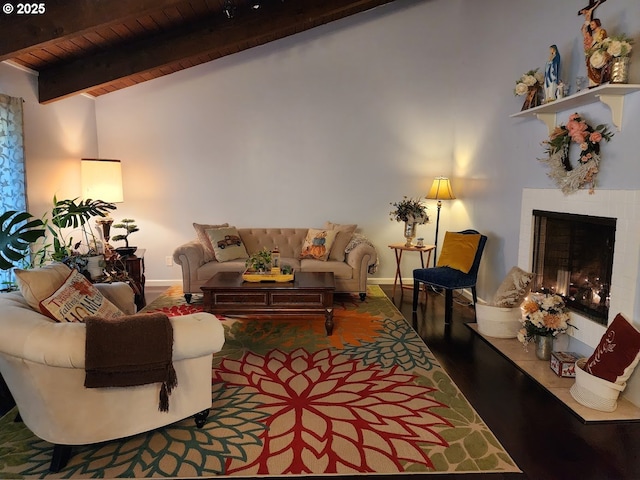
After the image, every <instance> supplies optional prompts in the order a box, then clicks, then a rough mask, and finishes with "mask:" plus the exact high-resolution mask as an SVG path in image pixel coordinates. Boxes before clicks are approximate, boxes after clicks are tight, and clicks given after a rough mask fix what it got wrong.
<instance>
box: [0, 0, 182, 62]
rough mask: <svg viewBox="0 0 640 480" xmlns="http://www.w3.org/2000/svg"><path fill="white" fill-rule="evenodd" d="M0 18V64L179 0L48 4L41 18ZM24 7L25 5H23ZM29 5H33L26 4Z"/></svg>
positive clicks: (79, 0)
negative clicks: (37, 48) (29, 51)
mask: <svg viewBox="0 0 640 480" xmlns="http://www.w3.org/2000/svg"><path fill="white" fill-rule="evenodd" d="M10 3H11V4H12V5H13V6H14V11H13V13H11V14H1V15H0V35H1V37H2V41H0V61H2V60H7V59H9V58H12V57H16V56H18V55H21V54H22V53H25V52H26V51H27V50H28V49H29V48H33V47H34V46H38V47H41V48H44V47H47V46H50V45H53V44H54V43H55V42H58V41H60V40H65V39H69V38H72V37H74V36H77V35H82V34H84V33H88V32H90V31H92V30H95V29H96V28H99V27H106V26H110V25H115V24H118V23H122V22H124V21H127V20H129V19H135V18H137V17H139V16H140V15H144V14H147V13H150V12H152V11H158V10H162V9H164V8H168V7H171V6H172V5H174V4H178V3H180V0H162V1H159V0H49V1H47V2H36V3H41V4H43V5H44V8H45V12H44V13H43V14H31V15H19V14H18V13H17V12H16V10H15V8H17V3H16V2H10ZM23 3H24V4H27V3H29V2H23ZM29 5H34V4H33V3H29Z"/></svg>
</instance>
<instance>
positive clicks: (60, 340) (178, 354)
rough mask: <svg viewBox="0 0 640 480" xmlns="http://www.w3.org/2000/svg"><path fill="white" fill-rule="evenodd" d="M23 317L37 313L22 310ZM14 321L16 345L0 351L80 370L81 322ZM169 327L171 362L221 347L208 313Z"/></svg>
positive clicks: (82, 361)
mask: <svg viewBox="0 0 640 480" xmlns="http://www.w3.org/2000/svg"><path fill="white" fill-rule="evenodd" d="M24 314H25V315H26V316H27V317H33V316H34V315H36V316H39V317H42V315H41V314H39V313H37V312H35V311H33V310H31V311H27V310H26V309H25V312H24ZM23 320H27V318H26V317H25V318H24V319H22V318H16V319H15V320H14V321H13V325H14V327H13V328H15V329H16V330H23V331H21V332H14V333H15V334H16V335H15V337H14V338H16V339H18V338H19V339H21V340H22V341H20V342H13V345H12V344H11V343H10V342H8V343H7V344H3V343H4V342H0V352H2V353H3V354H6V355H11V356H13V357H17V358H22V359H25V360H28V361H30V362H35V363H40V364H43V365H48V366H51V367H59V368H82V369H83V368H84V366H85V342H86V336H87V335H86V332H87V331H86V326H85V324H84V323H77V322H75V323H55V322H51V321H49V320H47V319H44V318H39V319H37V321H23ZM170 321H171V325H172V326H173V360H174V361H177V360H183V359H187V358H196V357H201V356H203V355H208V354H210V353H215V352H219V351H220V350H221V349H222V346H223V345H224V329H223V327H222V324H221V323H220V320H218V319H217V318H216V316H215V315H212V314H210V313H204V312H200V313H194V314H191V315H184V316H181V317H175V319H174V318H171V319H170Z"/></svg>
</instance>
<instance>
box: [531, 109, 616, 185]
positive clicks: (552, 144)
mask: <svg viewBox="0 0 640 480" xmlns="http://www.w3.org/2000/svg"><path fill="white" fill-rule="evenodd" d="M612 137H613V133H611V132H610V131H609V129H608V128H607V126H606V125H604V124H600V125H597V126H595V127H593V126H591V125H589V124H588V123H587V121H586V120H585V119H584V118H583V117H581V116H580V115H579V114H577V113H574V114H572V115H571V116H569V121H568V122H567V124H566V125H559V126H557V127H556V128H555V129H554V130H553V132H551V135H550V136H549V140H546V141H544V142H543V144H546V145H547V148H546V154H547V155H548V157H547V158H543V159H540V161H542V162H544V163H546V164H547V165H549V167H551V171H550V172H549V177H550V178H551V179H553V180H554V181H555V182H556V184H557V185H558V187H560V189H561V190H562V192H563V193H564V194H565V195H567V194H569V193H574V192H575V191H577V190H578V189H580V188H583V187H584V186H585V185H590V188H589V193H593V191H594V189H595V185H596V175H597V174H598V170H599V165H600V144H601V143H602V141H603V140H605V141H607V142H608V141H610V140H611V138H612ZM571 142H574V143H577V144H578V145H579V146H580V156H579V160H578V165H576V166H575V167H574V166H573V165H571V161H570V159H569V147H570V145H571Z"/></svg>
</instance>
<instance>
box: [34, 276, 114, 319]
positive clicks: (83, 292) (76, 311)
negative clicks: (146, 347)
mask: <svg viewBox="0 0 640 480" xmlns="http://www.w3.org/2000/svg"><path fill="white" fill-rule="evenodd" d="M40 311H41V312H42V313H43V314H44V315H47V316H48V317H50V318H52V319H54V320H55V321H57V322H82V321H83V320H84V318H85V317H88V316H89V315H97V316H100V317H103V318H115V317H120V316H122V315H124V313H122V311H121V310H120V309H119V308H118V307H116V306H115V305H114V304H113V303H111V302H110V301H109V300H107V299H106V298H105V297H104V296H103V295H102V293H100V291H99V290H98V289H97V288H96V287H94V286H93V284H92V283H91V282H90V281H89V280H87V279H86V277H85V276H84V275H82V274H81V273H80V272H78V271H77V270H73V271H72V272H71V273H70V274H69V276H68V277H67V280H66V281H65V282H64V283H63V284H62V286H61V287H60V288H58V289H57V290H56V291H55V292H53V293H52V294H51V295H50V296H49V297H47V298H45V299H44V300H42V301H41V302H40Z"/></svg>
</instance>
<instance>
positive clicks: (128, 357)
mask: <svg viewBox="0 0 640 480" xmlns="http://www.w3.org/2000/svg"><path fill="white" fill-rule="evenodd" d="M85 324H86V328H87V340H86V352H85V370H86V376H85V381H84V386H85V387H87V388H99V387H131V386H135V385H146V384H149V383H157V382H161V383H162V387H161V389H160V404H159V407H158V408H159V410H160V411H163V412H167V411H169V395H170V394H171V390H172V389H173V388H174V387H176V386H177V385H178V379H177V378H176V372H175V370H174V369H173V363H172V361H171V358H172V354H173V327H172V326H171V322H170V321H169V318H168V317H167V316H166V315H165V314H163V313H150V314H136V315H128V316H122V317H117V318H111V319H105V318H100V317H95V316H90V317H86V318H85Z"/></svg>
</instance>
